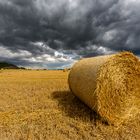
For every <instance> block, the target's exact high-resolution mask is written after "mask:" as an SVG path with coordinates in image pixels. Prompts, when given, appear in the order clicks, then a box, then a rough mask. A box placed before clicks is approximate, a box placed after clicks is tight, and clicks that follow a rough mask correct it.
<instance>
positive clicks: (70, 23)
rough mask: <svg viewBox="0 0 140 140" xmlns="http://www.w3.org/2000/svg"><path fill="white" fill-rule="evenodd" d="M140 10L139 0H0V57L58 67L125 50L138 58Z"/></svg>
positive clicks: (23, 63) (28, 63) (20, 62)
mask: <svg viewBox="0 0 140 140" xmlns="http://www.w3.org/2000/svg"><path fill="white" fill-rule="evenodd" d="M139 9H140V2H139V1H136V0H124V1H121V0H104V1H102V0H86V1H85V0H30V1H29V0H24V1H23V0H6V1H4V0H0V46H1V47H2V48H5V50H6V52H5V51H4V50H3V51H2V52H1V53H0V55H1V57H0V58H1V60H3V59H5V60H7V61H10V60H12V62H13V63H16V64H18V65H24V66H28V65H31V66H33V65H34V66H37V65H38V66H39V67H48V68H49V67H51V68H54V67H55V66H56V67H57V68H58V67H65V66H66V64H69V65H70V64H72V63H73V62H75V61H76V60H77V59H79V58H81V57H91V56H96V55H103V54H110V53H114V52H117V51H121V50H130V51H133V52H134V53H135V54H137V55H140V47H139V45H140V25H139V23H140V14H139V13H140V10H139ZM21 52H24V53H25V52H26V53H27V52H29V53H30V54H31V55H30V56H27V55H23V53H21ZM55 52H59V53H60V52H61V53H62V54H61V53H60V55H58V56H57V57H56V56H55ZM5 53H7V55H8V53H9V54H10V55H11V56H12V58H11V59H9V58H8V56H7V57H6V56H5ZM16 54H19V55H18V56H16ZM45 55H46V58H44V56H45ZM47 55H48V56H47ZM39 57H40V58H39ZM47 57H48V59H47ZM50 60H54V62H50ZM61 60H62V61H61ZM64 60H66V61H67V63H66V62H65V61H64ZM35 61H37V62H35Z"/></svg>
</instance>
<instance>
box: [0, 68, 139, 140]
mask: <svg viewBox="0 0 140 140" xmlns="http://www.w3.org/2000/svg"><path fill="white" fill-rule="evenodd" d="M68 74H69V72H67V71H66V72H63V71H49V70H48V71H45V70H44V71H43V70H39V71H37V70H2V71H0V140H70V139H71V140H121V139H122V140H129V139H133V140H139V139H140V134H139V131H140V115H139V114H138V116H137V117H136V118H135V119H134V120H132V121H130V122H128V123H125V124H123V126H121V127H114V126H108V125H107V124H106V123H103V122H101V121H100V119H99V117H98V116H97V114H96V113H95V112H94V111H91V109H89V108H88V107H87V106H86V105H85V104H83V103H82V102H81V101H80V100H79V99H78V98H77V97H75V96H74V95H73V94H72V93H71V92H70V90H69V87H68V83H67V78H68Z"/></svg>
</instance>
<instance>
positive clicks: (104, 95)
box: [68, 52, 140, 125]
mask: <svg viewBox="0 0 140 140" xmlns="http://www.w3.org/2000/svg"><path fill="white" fill-rule="evenodd" d="M68 82H69V86H70V89H71V90H72V92H73V93H74V94H75V95H76V96H77V97H79V98H80V99H81V100H82V101H83V102H84V103H85V104H87V105H88V106H89V107H90V108H92V109H93V110H95V111H96V112H97V113H98V114H99V115H100V116H101V118H102V119H103V120H104V121H107V122H108V123H109V124H114V125H119V124H121V123H122V122H124V121H127V120H128V119H130V118H134V116H135V115H136V114H137V113H138V112H139V107H140V62H139V60H138V58H137V57H135V56H134V55H133V54H132V53H130V52H121V53H118V54H113V55H107V56H99V57H93V58H86V59H82V60H80V61H79V62H77V63H76V64H75V65H74V66H73V68H72V69H71V71H70V74H69V79H68Z"/></svg>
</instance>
